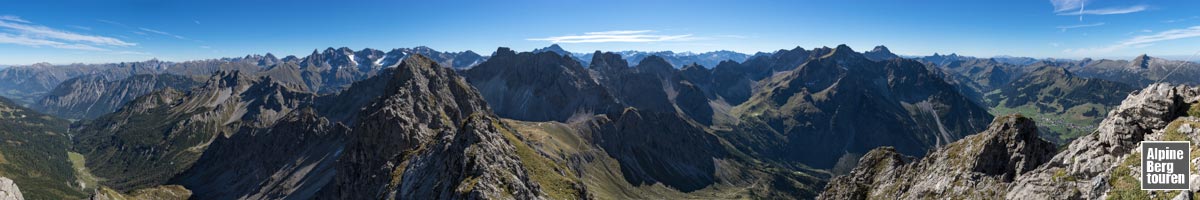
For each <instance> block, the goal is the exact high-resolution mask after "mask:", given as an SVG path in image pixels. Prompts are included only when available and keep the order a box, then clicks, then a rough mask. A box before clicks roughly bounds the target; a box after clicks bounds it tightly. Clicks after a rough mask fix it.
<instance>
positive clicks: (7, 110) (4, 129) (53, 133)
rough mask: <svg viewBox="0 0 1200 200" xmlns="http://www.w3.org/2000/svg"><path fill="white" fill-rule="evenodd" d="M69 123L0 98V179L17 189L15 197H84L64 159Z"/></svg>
mask: <svg viewBox="0 0 1200 200" xmlns="http://www.w3.org/2000/svg"><path fill="white" fill-rule="evenodd" d="M69 123H70V122H67V120H63V119H59V118H55V117H53V116H49V115H45V114H41V113H38V112H34V111H33V110H30V109H27V108H24V107H21V106H19V105H17V104H16V103H15V102H13V101H11V100H8V99H5V98H2V97H0V177H5V178H7V179H11V180H9V182H8V183H9V184H13V183H16V184H18V185H19V186H20V191H19V192H20V194H17V195H24V198H25V199H80V198H85V197H86V195H87V193H85V191H84V189H82V188H78V187H82V186H80V185H78V184H77V183H76V180H77V177H76V174H75V169H73V168H71V166H72V165H71V161H70V160H69V159H68V156H67V149H68V148H70V146H71V144H70V139H69V136H68V135H67V134H68V132H67V126H68V124H69ZM0 187H3V186H0ZM6 189H12V188H6ZM0 196H3V195H0Z"/></svg>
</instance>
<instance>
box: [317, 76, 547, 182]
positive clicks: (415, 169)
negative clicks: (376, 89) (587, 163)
mask: <svg viewBox="0 0 1200 200" xmlns="http://www.w3.org/2000/svg"><path fill="white" fill-rule="evenodd" d="M390 70H394V71H392V72H390V73H385V74H387V75H388V76H390V77H386V78H388V81H387V82H386V87H384V88H385V90H384V91H385V92H384V94H383V95H382V96H381V97H379V98H377V99H375V100H373V101H372V102H371V103H370V104H368V105H367V106H366V108H364V109H363V111H362V113H360V116H359V117H358V123H357V124H358V125H357V126H355V127H354V131H353V132H352V133H350V139H349V142H348V144H347V146H346V150H345V152H344V154H343V155H342V157H341V158H340V159H339V160H338V163H337V166H336V168H337V170H338V172H337V173H338V174H337V175H336V177H335V180H334V184H333V185H331V186H329V187H326V188H325V189H324V191H323V193H324V194H323V195H325V197H329V198H336V199H368V198H370V199H377V198H387V199H423V198H435V199H505V198H516V199H540V198H542V196H544V194H543V193H542V191H541V189H540V186H538V184H537V183H534V182H533V181H531V180H530V179H529V177H528V176H527V175H526V170H525V169H524V167H523V166H522V165H521V161H520V160H519V158H517V156H516V154H515V150H514V147H513V146H512V145H511V144H509V143H507V140H505V139H504V138H503V136H502V135H501V133H500V132H499V130H498V129H497V126H498V125H499V123H502V122H500V121H499V120H498V118H496V117H495V116H494V115H493V114H491V110H490V109H489V108H488V106H487V104H486V103H484V100H483V97H482V96H480V94H479V93H478V92H476V91H475V90H474V89H473V88H471V86H470V85H469V84H467V82H466V81H464V80H463V79H462V78H460V77H459V76H457V75H456V74H455V73H454V71H452V70H451V69H449V68H442V67H438V65H437V64H436V63H434V62H433V61H431V60H429V59H428V58H425V57H423V56H412V57H409V58H408V59H405V60H404V61H403V62H402V63H401V64H400V65H399V66H397V67H396V68H393V69H390Z"/></svg>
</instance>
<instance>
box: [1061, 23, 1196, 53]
mask: <svg viewBox="0 0 1200 200" xmlns="http://www.w3.org/2000/svg"><path fill="white" fill-rule="evenodd" d="M1193 37H1200V26H1193V27H1189V28H1183V29H1172V30H1167V31H1163V32H1158V33H1155V34H1150V35H1139V36H1134V37H1132V38H1129V39H1125V40H1122V41H1119V42H1117V43H1115V44H1113V45H1109V46H1106V47H1101V48H1087V49H1067V50H1065V52H1068V53H1080V54H1085V53H1108V52H1113V51H1116V50H1121V49H1125V48H1129V47H1134V48H1143V47H1147V46H1150V45H1153V44H1154V43H1156V42H1161V41H1168V40H1177V39H1184V38H1193Z"/></svg>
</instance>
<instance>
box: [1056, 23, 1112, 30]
mask: <svg viewBox="0 0 1200 200" xmlns="http://www.w3.org/2000/svg"><path fill="white" fill-rule="evenodd" d="M1096 26H1104V22H1100V23H1091V24H1076V25H1063V26H1058V27H1054V28H1057V29H1062V31H1067V29H1076V28H1087V27H1096Z"/></svg>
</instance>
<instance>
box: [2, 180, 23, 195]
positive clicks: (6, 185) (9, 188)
mask: <svg viewBox="0 0 1200 200" xmlns="http://www.w3.org/2000/svg"><path fill="white" fill-rule="evenodd" d="M0 199H4V200H25V196H23V195H21V188H18V187H17V183H13V181H12V179H8V178H4V177H0Z"/></svg>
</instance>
